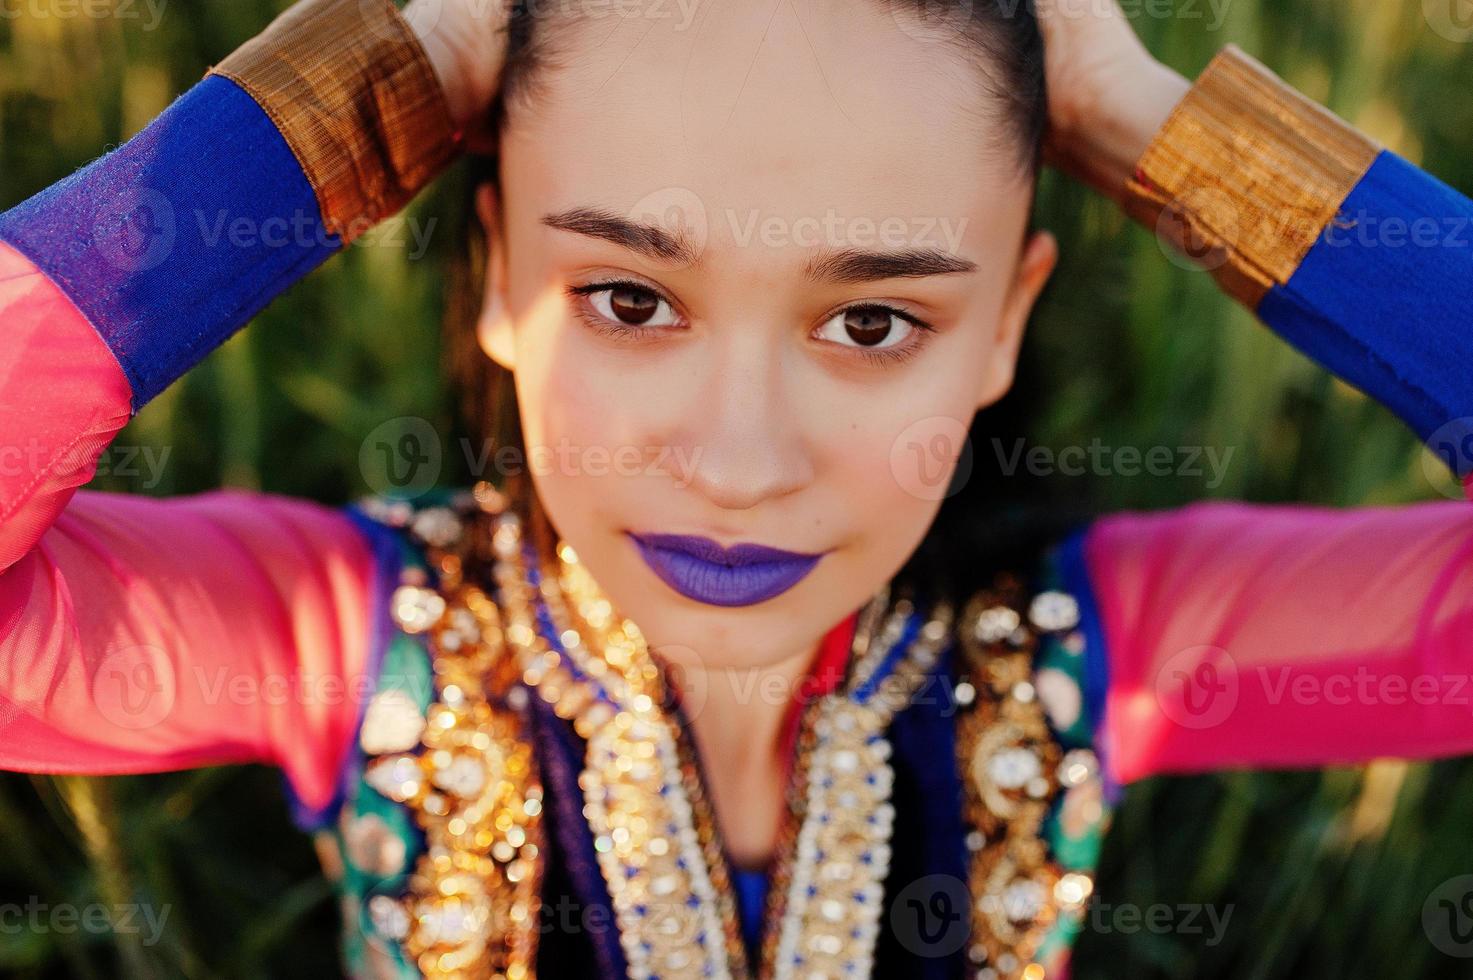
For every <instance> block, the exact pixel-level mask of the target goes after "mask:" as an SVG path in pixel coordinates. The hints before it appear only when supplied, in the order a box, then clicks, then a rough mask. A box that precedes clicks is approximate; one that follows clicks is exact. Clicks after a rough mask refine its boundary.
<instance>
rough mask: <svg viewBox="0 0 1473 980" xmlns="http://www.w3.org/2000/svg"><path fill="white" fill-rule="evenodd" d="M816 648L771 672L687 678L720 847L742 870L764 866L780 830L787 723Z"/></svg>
mask: <svg viewBox="0 0 1473 980" xmlns="http://www.w3.org/2000/svg"><path fill="white" fill-rule="evenodd" d="M818 649H819V644H818V643H817V642H815V643H813V644H811V645H808V646H805V647H804V648H803V649H801V650H798V651H795V652H794V653H792V654H789V655H788V656H785V657H783V658H782V659H781V660H778V661H776V662H774V663H771V664H766V665H763V666H761V667H751V668H742V669H734V668H701V669H694V670H690V671H687V672H686V676H685V677H684V678H683V683H682V684H681V685H680V686H681V688H682V690H683V691H685V692H686V694H685V699H686V703H687V705H688V706H689V711H690V726H691V731H692V734H693V735H694V736H695V741H696V746H697V748H698V750H699V751H700V755H701V764H702V769H703V770H704V773H705V777H706V785H707V788H708V790H709V792H710V794H711V802H712V806H713V807H714V809H715V811H716V818H717V825H718V826H719V827H720V830H721V835H722V840H723V843H724V844H725V845H726V850H727V854H728V856H729V857H730V858H731V860H732V863H733V864H735V865H736V866H737V867H743V868H757V867H761V866H763V865H765V864H766V863H767V862H768V860H769V859H770V858H771V856H772V852H773V849H774V848H775V846H776V842H777V835H778V832H779V830H780V828H781V826H782V819H783V809H784V798H785V791H786V781H787V765H786V762H787V760H786V759H785V758H783V752H784V748H785V746H784V738H783V736H784V731H785V727H786V726H785V722H786V721H787V718H788V711H789V706H790V705H791V703H792V701H793V697H794V692H796V691H797V690H798V688H799V685H800V684H801V683H802V682H803V679H804V678H805V677H806V676H807V674H808V671H809V668H810V667H811V665H812V664H813V662H814V660H815V657H816V656H817V653H818Z"/></svg>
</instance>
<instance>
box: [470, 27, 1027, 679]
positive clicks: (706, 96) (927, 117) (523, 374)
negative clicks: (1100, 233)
mask: <svg viewBox="0 0 1473 980" xmlns="http://www.w3.org/2000/svg"><path fill="white" fill-rule="evenodd" d="M618 9H619V8H618V7H610V8H608V10H609V11H610V13H609V16H606V17H602V18H594V17H592V16H587V15H585V16H584V17H583V18H582V19H580V20H577V21H571V20H570V21H565V22H561V23H559V24H558V25H555V26H554V29H555V30H556V31H558V32H559V34H560V39H561V41H560V43H561V44H562V45H563V49H564V51H565V54H564V56H563V57H561V58H559V59H558V61H557V63H555V64H551V65H549V66H546V67H545V68H544V69H543V70H542V73H541V75H540V76H539V82H540V85H541V88H540V89H539V90H538V91H537V94H536V96H535V99H534V100H533V101H532V102H531V103H529V104H528V106H527V107H525V108H519V109H517V110H515V111H514V112H513V113H512V115H511V116H510V118H509V120H508V123H507V125H506V127H505V130H504V131H503V133H502V137H501V140H502V142H501V148H502V160H501V182H502V183H501V186H502V200H501V201H500V202H499V203H498V202H497V201H496V199H495V198H494V196H493V195H492V194H491V193H490V192H489V191H487V192H485V193H483V195H482V199H481V201H480V210H481V214H482V219H483V220H484V221H485V222H486V223H487V224H488V225H489V226H490V229H489V230H490V232H491V235H492V241H493V248H492V253H491V254H492V259H491V263H490V268H489V269H488V279H487V281H488V288H487V295H486V303H485V312H484V315H483V318H482V323H481V328H480V329H481V339H482V344H483V346H484V347H485V348H486V349H487V352H488V353H489V354H490V355H491V356H493V357H495V358H496V359H497V360H498V361H499V362H501V363H502V364H503V365H504V366H506V367H508V368H510V369H511V370H513V371H514V373H515V377H516V390H517V397H518V400H519V404H520V408H521V416H522V422H523V434H524V437H525V440H526V445H527V448H528V454H529V455H528V459H527V463H528V465H529V467H530V468H531V470H532V475H533V480H534V484H535V486H536V489H537V492H538V495H539V497H540V499H541V501H542V503H543V506H544V508H545V509H546V512H547V514H548V516H549V518H550V519H551V520H552V523H553V525H554V526H555V527H556V529H557V531H558V533H559V534H560V535H561V537H562V538H563V540H564V541H566V542H567V543H568V544H570V545H571V546H572V547H573V548H574V549H575V550H576V551H577V553H578V554H579V556H580V557H581V559H582V560H583V562H584V564H585V565H586V566H587V567H588V569H589V570H590V572H591V573H592V574H593V576H594V578H595V579H596V580H597V581H598V582H599V584H600V585H601V586H602V587H603V589H604V590H605V591H606V592H607V593H608V594H609V596H610V598H611V599H612V600H613V601H614V603H615V604H616V605H617V606H618V607H619V609H620V610H621V611H622V612H623V613H624V614H626V615H628V616H629V617H631V618H632V619H633V620H634V621H635V622H636V623H638V624H639V625H640V628H641V629H642V631H643V632H644V633H645V635H646V637H647V639H648V640H649V642H650V643H651V645H652V646H654V647H655V648H656V649H657V650H659V651H661V652H662V653H664V655H665V656H667V657H668V658H670V659H671V660H674V661H676V662H679V663H685V664H686V665H687V666H696V665H697V664H700V665H705V666H707V667H711V666H717V667H750V666H759V665H772V664H778V663H783V662H789V660H790V658H795V657H801V656H807V655H808V654H809V653H811V651H812V650H813V648H814V645H815V644H816V643H817V642H818V640H819V639H820V638H821V637H822V635H823V634H824V632H825V631H827V630H828V629H830V628H831V627H832V626H834V625H835V624H836V623H837V622H839V621H840V620H841V619H843V618H844V617H845V616H846V615H847V614H849V613H850V612H852V611H854V610H855V609H856V608H858V607H859V606H860V605H862V604H863V603H864V601H865V600H866V599H867V598H868V597H869V596H870V595H871V594H873V593H874V592H875V590H876V589H878V588H879V587H881V586H882V585H883V584H884V583H885V582H886V581H888V580H889V579H890V577H891V576H892V575H894V573H895V572H896V571H897V570H898V569H899V568H900V567H901V566H902V565H903V564H904V563H905V561H906V559H907V558H908V557H909V556H910V554H911V553H912V552H913V551H914V549H915V548H916V546H917V545H918V544H919V542H920V540H921V538H922V536H923V535H924V533H925V531H926V529H927V527H928V526H929V525H930V523H931V521H932V519H933V517H934V516H935V513H936V510H937V508H938V507H939V504H940V500H941V498H942V497H943V496H944V494H945V491H946V487H947V483H948V480H949V478H950V475H951V473H952V470H953V469H954V466H955V463H956V461H957V458H958V456H959V454H960V453H961V450H962V441H963V437H964V434H965V432H966V430H967V428H968V426H969V424H970V421H971V419H972V416H973V415H974V414H975V412H976V411H977V410H978V409H979V408H980V407H983V406H986V405H988V404H990V403H991V402H993V401H994V400H996V399H997V398H998V397H1000V396H1001V395H1002V394H1003V392H1004V391H1005V390H1006V389H1007V387H1008V386H1009V384H1010V383H1011V380H1012V372H1013V366H1014V361H1015V358H1016V353H1017V348H1018V341H1019V337H1020V334H1021V331H1022V326H1023V322H1024V319H1025V318H1026V316H1027V313H1028V310H1029V308H1030V307H1031V305H1032V303H1033V300H1034V298H1035V297H1036V295H1037V292H1038V290H1039V289H1040V288H1041V287H1042V284H1043V282H1044V280H1045V279H1046V278H1047V276H1048V274H1049V272H1050V270H1051V269H1052V266H1053V261H1054V246H1053V242H1052V239H1051V238H1049V237H1048V236H1044V235H1040V236H1035V237H1034V238H1033V239H1031V240H1029V241H1026V242H1025V234H1024V233H1025V227H1026V223H1027V214H1028V210H1029V207H1030V198H1031V193H1032V187H1031V179H1030V178H1029V177H1028V176H1027V175H1026V174H1022V173H1020V171H1019V167H1018V164H1017V158H1018V147H1017V144H1016V142H1015V138H1014V137H1013V136H1012V130H1011V129H1009V128H1007V126H1006V125H1005V121H1004V118H1003V116H1002V115H1001V112H1002V107H1001V106H1000V105H997V104H994V102H993V100H992V99H991V98H990V97H989V96H987V95H985V94H984V93H983V89H982V78H981V75H980V74H979V73H978V69H977V68H976V67H975V66H973V65H970V64H969V63H968V62H967V60H966V59H965V58H964V56H963V55H962V54H961V53H960V52H959V51H958V49H957V48H955V47H954V46H953V45H952V44H949V43H944V42H943V41H941V40H938V39H937V38H936V37H935V34H934V32H933V31H931V30H925V29H922V27H921V25H920V24H919V23H913V22H910V21H908V20H907V18H906V16H905V15H894V16H892V14H891V13H889V12H888V11H887V9H886V8H885V7H884V6H882V5H880V4H878V3H855V2H854V0H800V2H797V3H777V4H756V3H750V4H748V3H742V4H704V5H701V6H700V7H699V16H697V17H695V18H694V19H693V20H692V21H690V22H687V20H686V19H685V16H684V14H683V13H682V11H684V10H685V9H686V8H685V6H684V5H680V4H663V5H661V4H656V5H650V6H648V9H646V10H644V11H641V12H640V14H639V15H638V16H628V17H624V16H620V15H618V14H616V13H614V12H613V11H615V10H618ZM658 535H680V536H688V537H699V538H706V539H710V541H712V542H715V544H716V545H718V546H723V547H725V546H731V545H736V544H739V543H748V544H754V545H760V546H765V547H766V548H774V549H781V550H782V551H783V552H791V553H793V554H792V555H790V556H784V555H781V554H773V553H770V552H764V551H757V550H755V549H751V550H749V551H748V553H746V554H744V555H743V554H739V553H727V554H725V555H722V554H720V553H719V552H718V553H708V552H706V551H704V550H703V546H702V545H701V543H700V542H696V543H695V544H692V543H691V542H689V541H684V542H681V541H674V542H672V541H671V540H669V539H664V538H658V537H652V536H658ZM814 556H819V557H817V558H816V560H815V557H814ZM739 559H741V560H745V561H746V564H744V565H742V566H741V567H740V568H732V567H729V566H730V565H732V564H733V563H739V562H738V560H739Z"/></svg>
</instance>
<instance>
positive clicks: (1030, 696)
mask: <svg viewBox="0 0 1473 980" xmlns="http://www.w3.org/2000/svg"><path fill="white" fill-rule="evenodd" d="M1026 598H1027V596H1026V594H1025V590H1024V588H1023V586H1022V584H1021V582H1020V581H1019V579H1018V578H1016V577H1015V576H1009V575H1004V576H1000V577H999V580H998V583H997V587H996V588H995V589H992V590H986V591H983V592H979V593H978V594H977V595H975V596H973V597H972V599H971V600H970V601H969V602H968V603H967V606H966V608H965V609H964V610H963V612H962V617H961V624H960V633H959V638H960V640H961V647H962V653H963V657H964V666H963V676H964V677H966V678H967V679H966V681H965V682H964V683H966V684H967V689H966V691H965V693H964V695H963V699H964V700H970V701H971V702H972V704H971V707H970V709H969V710H966V711H964V712H963V713H962V714H961V716H960V717H959V718H958V719H957V742H956V744H957V764H958V766H959V767H960V769H961V772H962V774H963V777H964V778H963V785H964V786H965V795H966V803H965V809H966V818H967V822H968V823H969V824H970V825H971V826H972V827H973V832H972V833H971V835H969V838H968V841H967V844H968V847H969V848H970V849H971V850H972V852H973V856H972V863H971V874H970V881H969V891H970V893H971V895H972V900H973V906H972V936H971V946H970V949H969V955H970V958H971V961H972V963H973V965H974V966H975V967H976V976H978V977H979V978H987V980H1013V978H1024V980H1043V978H1044V977H1045V976H1046V975H1048V974H1047V971H1046V970H1045V966H1044V964H1043V963H1042V962H1040V960H1041V957H1040V956H1039V953H1040V949H1041V946H1042V945H1043V943H1044V940H1045V938H1046V936H1047V935H1048V934H1049V931H1050V930H1051V929H1054V928H1055V927H1056V926H1058V925H1059V924H1060V919H1061V918H1063V917H1069V916H1076V917H1077V916H1079V915H1080V914H1081V913H1082V910H1083V907H1084V903H1085V902H1086V901H1087V900H1088V898H1089V896H1090V894H1091V893H1092V891H1093V887H1094V882H1093V879H1092V877H1091V876H1090V875H1088V874H1083V873H1080V872H1070V871H1065V870H1064V869H1063V868H1061V867H1060V866H1059V865H1058V864H1057V863H1056V862H1055V861H1054V860H1053V859H1052V856H1051V855H1050V853H1049V847H1048V842H1047V841H1046V840H1045V838H1044V828H1045V821H1046V819H1047V818H1048V816H1049V813H1050V811H1051V810H1052V809H1053V807H1054V806H1055V804H1056V801H1057V799H1058V795H1059V792H1060V789H1061V787H1062V786H1071V787H1072V786H1077V785H1080V784H1081V783H1082V782H1083V781H1085V780H1086V779H1090V778H1097V768H1098V767H1097V766H1094V764H1093V754H1092V753H1090V752H1089V751H1088V750H1075V751H1073V752H1070V753H1068V754H1067V755H1065V754H1064V753H1063V752H1062V750H1061V749H1060V746H1059V744H1058V741H1057V740H1056V739H1055V738H1054V736H1053V734H1052V732H1051V730H1050V729H1049V726H1048V722H1047V720H1046V717H1045V713H1044V708H1043V705H1042V703H1041V702H1040V700H1039V698H1038V692H1037V689H1036V687H1035V686H1034V657H1035V653H1036V649H1037V643H1038V637H1037V632H1036V631H1038V630H1043V631H1053V630H1062V629H1068V628H1070V627H1072V626H1073V625H1074V623H1075V622H1076V621H1077V618H1078V606H1077V604H1075V603H1074V601H1073V599H1072V597H1070V596H1068V595H1067V594H1065V593H1060V592H1046V593H1041V594H1040V595H1039V596H1037V597H1035V598H1034V599H1033V600H1032V602H1031V603H1030V604H1029V608H1028V616H1027V618H1026V620H1025V617H1024V616H1023V614H1022V609H1023V603H1024V601H1025V599H1026Z"/></svg>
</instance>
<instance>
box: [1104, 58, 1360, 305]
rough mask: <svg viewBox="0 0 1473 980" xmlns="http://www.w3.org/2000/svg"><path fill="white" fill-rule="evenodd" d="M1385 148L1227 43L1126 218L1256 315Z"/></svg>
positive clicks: (1157, 152)
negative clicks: (1180, 251)
mask: <svg viewBox="0 0 1473 980" xmlns="http://www.w3.org/2000/svg"><path fill="white" fill-rule="evenodd" d="M1380 149H1381V148H1380V147H1379V146H1378V145H1377V144H1376V143H1375V142H1373V141H1372V140H1371V139H1369V138H1368V137H1366V136H1365V135H1363V134H1362V133H1360V132H1359V131H1357V130H1356V129H1355V128H1354V127H1352V126H1351V125H1350V124H1349V123H1347V122H1345V121H1344V120H1342V119H1339V118H1338V117H1336V116H1335V115H1333V114H1332V113H1330V112H1329V111H1328V110H1326V109H1324V108H1323V107H1321V106H1319V105H1318V104H1316V103H1315V102H1313V101H1312V100H1310V99H1308V98H1305V97H1304V96H1303V95H1301V94H1299V93H1298V92H1296V91H1295V90H1294V89H1293V88H1291V87H1290V86H1289V85H1287V84H1286V83H1285V82H1284V81H1283V80H1282V79H1280V78H1279V77H1278V76H1277V75H1274V74H1273V73H1272V72H1270V71H1269V70H1268V69H1267V68H1265V67H1264V66H1263V65H1262V64H1260V63H1259V62H1257V61H1256V60H1254V59H1253V58H1251V57H1249V56H1248V55H1247V54H1245V53H1244V52H1243V51H1242V50H1241V49H1239V48H1238V47H1236V46H1234V45H1228V46H1226V47H1224V48H1223V50H1222V51H1221V52H1219V53H1218V55H1217V57H1215V58H1214V59H1213V60H1212V62H1211V64H1209V65H1208V66H1207V68H1206V70H1205V71H1203V73H1202V75H1201V77H1200V78H1198V79H1197V81H1196V83H1195V84H1194V85H1193V86H1192V88H1191V90H1190V91H1188V93H1187V95H1186V96H1185V97H1184V98H1183V99H1182V101H1181V102H1180V103H1179V104H1178V105H1177V107H1176V108H1175V109H1174V110H1173V111H1172V113H1171V115H1170V117H1169V118H1168V119H1167V121H1166V123H1165V125H1164V126H1163V127H1162V128H1161V131H1160V132H1159V133H1157V134H1156V136H1155V138H1154V139H1153V140H1152V142H1151V144H1150V146H1149V147H1148V148H1147V149H1146V151H1145V153H1144V154H1143V155H1142V156H1141V159H1140V161H1139V162H1138V163H1137V165H1136V174H1135V177H1134V178H1133V179H1132V180H1131V181H1130V182H1129V184H1128V186H1127V199H1126V210H1127V211H1128V212H1129V213H1130V214H1131V216H1132V217H1134V218H1135V219H1136V220H1138V221H1140V222H1141V223H1142V224H1144V225H1146V226H1147V227H1148V228H1152V229H1154V230H1156V231H1157V232H1158V233H1160V234H1162V235H1163V236H1165V237H1166V238H1168V239H1170V240H1173V242H1174V243H1178V244H1181V245H1184V246H1185V247H1186V250H1187V251H1188V253H1189V254H1191V255H1192V256H1193V257H1195V258H1196V259H1198V260H1199V261H1200V262H1202V264H1203V265H1204V266H1205V267H1207V268H1208V269H1210V270H1211V271H1212V273H1213V275H1214V277H1215V278H1216V279H1217V280H1218V282H1219V284H1220V285H1221V286H1222V288H1223V289H1224V290H1225V291H1226V292H1227V293H1228V294H1229V295H1231V296H1233V297H1234V298H1235V299H1237V300H1238V301H1239V302H1241V303H1243V304H1244V305H1246V306H1247V307H1248V308H1249V309H1256V308H1257V307H1258V304H1259V302H1260V301H1261V300H1262V298H1263V296H1264V294H1265V293H1267V292H1268V290H1270V289H1271V288H1273V287H1274V286H1275V285H1280V284H1283V283H1285V282H1288V280H1289V278H1290V277H1291V276H1292V275H1293V274H1294V271H1295V270H1296V269H1297V268H1298V267H1299V264H1300V262H1302V261H1303V260H1304V256H1305V255H1306V254H1307V253H1308V252H1309V250H1310V248H1311V247H1312V246H1313V245H1314V243H1315V241H1316V239H1317V238H1318V237H1319V235H1320V233H1321V232H1322V231H1323V230H1324V228H1325V226H1326V225H1327V224H1329V222H1330V220H1331V219H1332V218H1334V217H1335V214H1336V212H1337V210H1338V209H1339V207H1340V205H1341V203H1342V202H1344V200H1345V198H1346V196H1347V195H1348V194H1349V193H1350V191H1351V189H1352V188H1354V187H1355V185H1356V183H1357V182H1358V181H1359V180H1360V179H1361V177H1363V176H1364V175H1365V173H1366V171H1367V170H1369V169H1370V166H1371V164H1372V163H1373V162H1374V161H1375V158H1376V155H1377V154H1378V153H1379V152H1380Z"/></svg>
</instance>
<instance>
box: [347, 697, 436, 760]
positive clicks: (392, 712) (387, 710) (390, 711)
mask: <svg viewBox="0 0 1473 980" xmlns="http://www.w3.org/2000/svg"><path fill="white" fill-rule="evenodd" d="M424 729H425V716H424V715H423V714H422V713H421V712H420V710H419V705H417V704H415V703H414V700H413V699H412V698H410V696H409V695H408V694H405V693H404V692H403V691H394V690H390V691H380V692H379V693H377V694H375V695H374V696H373V699H372V700H371V701H369V702H368V710H367V711H366V712H365V713H364V716H363V726H362V728H361V730H360V731H359V733H358V744H359V745H361V746H362V747H363V751H364V752H367V753H368V754H369V755H382V754H383V753H386V752H407V751H409V750H410V749H412V748H414V747H415V746H416V745H418V744H419V737H420V735H421V734H422V733H423V732H424Z"/></svg>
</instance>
